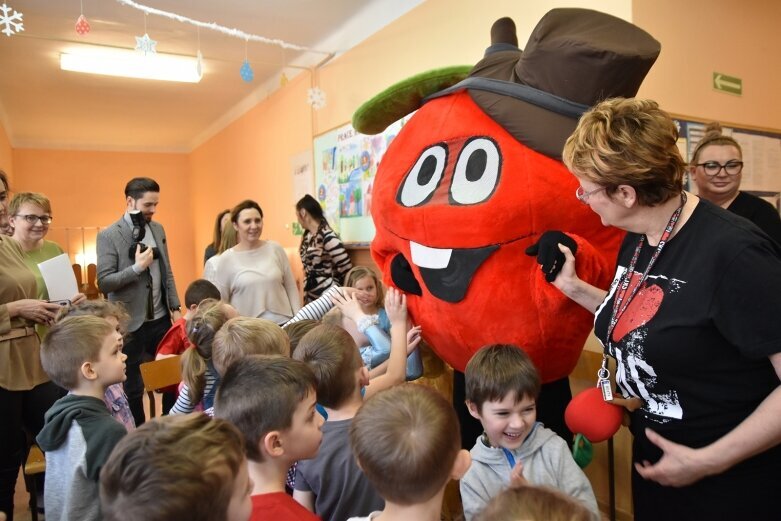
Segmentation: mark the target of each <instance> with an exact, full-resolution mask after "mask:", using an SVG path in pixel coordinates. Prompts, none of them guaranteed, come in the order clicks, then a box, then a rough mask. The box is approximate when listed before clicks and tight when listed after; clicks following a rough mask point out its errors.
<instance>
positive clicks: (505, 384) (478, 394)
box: [464, 344, 540, 410]
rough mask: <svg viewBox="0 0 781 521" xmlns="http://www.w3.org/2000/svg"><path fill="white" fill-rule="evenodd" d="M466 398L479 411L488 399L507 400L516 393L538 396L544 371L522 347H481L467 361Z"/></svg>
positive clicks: (516, 395) (532, 396) (530, 396)
mask: <svg viewBox="0 0 781 521" xmlns="http://www.w3.org/2000/svg"><path fill="white" fill-rule="evenodd" d="M464 378H465V380H466V399H467V400H468V401H470V402H472V403H474V404H475V405H476V406H477V408H478V410H479V409H481V408H482V406H483V404H484V403H485V402H494V401H499V400H503V399H504V397H505V396H507V395H508V393H515V399H516V400H518V401H520V400H522V399H523V397H524V396H528V397H529V398H533V399H535V400H536V399H537V397H538V396H539V394H540V374H539V373H538V372H537V368H536V367H534V363H533V362H532V360H531V358H529V355H527V354H526V353H525V352H523V350H522V349H521V348H520V347H517V346H514V345H509V344H494V345H490V346H485V347H482V348H480V350H479V351H478V352H477V353H475V354H474V356H473V357H472V358H471V359H470V360H469V363H467V364H466V370H465V371H464Z"/></svg>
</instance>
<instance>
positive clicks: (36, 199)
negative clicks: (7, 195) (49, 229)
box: [8, 192, 52, 215]
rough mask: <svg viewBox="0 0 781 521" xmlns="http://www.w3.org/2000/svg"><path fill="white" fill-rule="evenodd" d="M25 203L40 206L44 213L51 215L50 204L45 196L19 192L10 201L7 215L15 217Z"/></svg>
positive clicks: (36, 193)
mask: <svg viewBox="0 0 781 521" xmlns="http://www.w3.org/2000/svg"><path fill="white" fill-rule="evenodd" d="M25 203H30V204H34V205H35V206H40V207H41V209H42V210H43V211H44V212H45V213H48V214H50V215H51V213H52V205H51V202H50V201H49V198H48V197H46V196H45V195H43V194H41V193H38V192H19V193H18V194H16V195H15V196H14V198H13V199H11V203H10V204H9V205H8V215H16V212H18V211H19V209H20V208H21V207H22V205H23V204H25Z"/></svg>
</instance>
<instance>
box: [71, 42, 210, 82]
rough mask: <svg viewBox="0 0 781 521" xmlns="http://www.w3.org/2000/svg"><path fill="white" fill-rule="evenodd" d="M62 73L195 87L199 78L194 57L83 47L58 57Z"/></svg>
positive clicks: (196, 61)
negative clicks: (144, 80) (98, 75)
mask: <svg viewBox="0 0 781 521" xmlns="http://www.w3.org/2000/svg"><path fill="white" fill-rule="evenodd" d="M60 68H61V69H62V70H64V71H73V72H86V73H89V74H102V75H106V76H121V77H124V78H140V79H146V80H164V81H182V82H187V83H198V82H199V81H201V77H202V74H199V71H198V60H197V59H196V58H194V57H188V56H176V55H173V54H160V53H154V54H147V55H144V54H142V53H139V52H137V51H130V50H126V49H111V48H94V47H89V48H87V47H83V48H75V49H71V50H68V51H66V52H63V53H60Z"/></svg>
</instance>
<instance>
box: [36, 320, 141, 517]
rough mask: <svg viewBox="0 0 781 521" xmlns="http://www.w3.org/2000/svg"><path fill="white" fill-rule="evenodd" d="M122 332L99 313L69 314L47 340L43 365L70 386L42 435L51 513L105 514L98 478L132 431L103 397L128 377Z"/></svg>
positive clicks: (47, 417)
mask: <svg viewBox="0 0 781 521" xmlns="http://www.w3.org/2000/svg"><path fill="white" fill-rule="evenodd" d="M126 359H127V356H126V355H125V354H123V353H122V335H120V334H119V333H118V332H117V331H116V329H115V328H114V327H112V326H111V325H110V324H109V323H108V321H106V320H105V319H103V318H100V317H95V316H76V317H66V318H64V319H62V320H60V321H59V322H57V323H56V324H54V325H53V326H52V327H51V328H50V329H49V332H48V334H47V335H46V337H45V338H44V340H43V343H42V344H41V365H42V366H43V369H44V371H46V374H48V375H49V377H50V378H51V379H52V381H53V382H54V383H56V384H57V385H59V386H60V387H63V388H65V389H67V390H68V391H69V393H68V394H67V395H66V396H64V397H62V398H60V399H59V400H57V401H56V402H55V403H54V405H52V407H51V408H50V409H49V410H48V411H47V412H46V415H45V424H44V426H43V429H41V432H40V433H39V434H38V436H37V437H36V442H37V443H38V446H39V447H40V448H41V450H43V451H44V452H45V454H46V481H45V488H46V495H45V497H44V506H45V508H46V517H47V518H48V519H53V520H67V519H79V520H81V521H90V520H99V519H101V512H100V502H99V501H98V478H99V476H100V472H101V468H102V467H103V464H104V463H105V462H106V460H107V459H108V456H109V454H110V453H111V451H112V449H113V448H114V446H115V445H116V444H117V442H119V440H120V439H122V437H123V436H125V435H126V434H127V430H126V429H125V427H123V426H122V425H120V424H119V423H118V422H116V421H115V420H114V418H112V416H111V414H110V413H109V411H108V409H107V408H106V404H105V403H104V402H103V398H104V396H105V393H106V388H107V387H108V386H109V385H113V384H116V383H120V382H123V381H124V380H125V378H126V376H125V360H126Z"/></svg>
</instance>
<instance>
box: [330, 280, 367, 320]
mask: <svg viewBox="0 0 781 521" xmlns="http://www.w3.org/2000/svg"><path fill="white" fill-rule="evenodd" d="M342 289H344V288H342ZM331 301H332V302H333V303H334V306H336V307H337V308H339V311H341V312H342V314H343V315H344V316H346V317H347V318H349V319H350V320H352V321H353V322H355V323H356V324H357V323H358V321H359V320H360V319H361V318H363V317H365V316H366V313H364V312H363V310H362V309H361V303H360V302H358V299H357V297H356V295H355V292H350V293H349V294H346V295H344V294H339V293H338V292H337V293H335V294H334V295H332V296H331Z"/></svg>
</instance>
